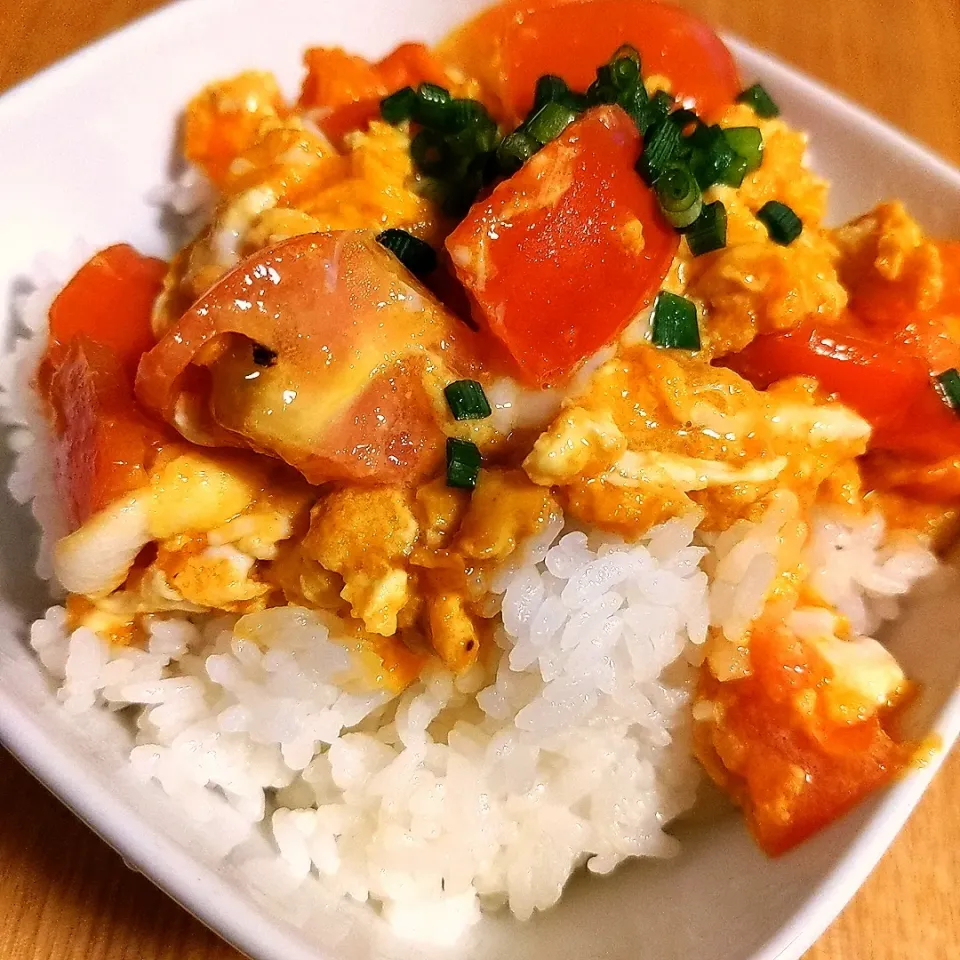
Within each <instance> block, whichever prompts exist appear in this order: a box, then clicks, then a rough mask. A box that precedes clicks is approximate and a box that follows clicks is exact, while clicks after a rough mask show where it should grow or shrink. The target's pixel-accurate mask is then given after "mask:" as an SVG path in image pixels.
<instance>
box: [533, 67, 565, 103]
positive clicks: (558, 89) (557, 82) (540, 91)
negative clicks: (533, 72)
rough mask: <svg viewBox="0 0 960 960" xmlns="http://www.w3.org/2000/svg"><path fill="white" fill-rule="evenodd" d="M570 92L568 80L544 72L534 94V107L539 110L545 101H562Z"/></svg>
mask: <svg viewBox="0 0 960 960" xmlns="http://www.w3.org/2000/svg"><path fill="white" fill-rule="evenodd" d="M569 92H570V88H569V87H568V86H567V84H566V81H565V80H563V79H562V78H561V77H555V76H554V75H553V74H552V73H546V74H544V75H543V76H542V77H541V78H540V79H539V80H538V81H537V86H536V90H535V91H534V94H533V109H534V110H539V109H540V108H541V107H542V106H543V105H544V104H545V103H551V102H554V101H555V102H557V103H562V102H563V99H564V97H565V96H566V95H567V94H568V93H569Z"/></svg>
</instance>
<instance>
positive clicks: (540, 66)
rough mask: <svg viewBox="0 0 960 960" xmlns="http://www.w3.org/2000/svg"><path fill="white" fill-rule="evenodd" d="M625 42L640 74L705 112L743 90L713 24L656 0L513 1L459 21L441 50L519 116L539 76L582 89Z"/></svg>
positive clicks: (510, 115)
mask: <svg viewBox="0 0 960 960" xmlns="http://www.w3.org/2000/svg"><path fill="white" fill-rule="evenodd" d="M625 43H628V44H631V45H632V46H634V47H636V49H637V50H639V51H640V56H641V60H642V63H643V72H644V75H645V76H651V75H653V74H662V75H665V76H666V77H668V78H669V79H670V81H671V82H672V84H673V92H674V93H675V94H676V95H677V96H678V98H679V99H681V100H683V101H685V102H688V103H689V104H690V105H692V106H693V107H695V109H697V111H698V112H699V113H701V115H703V116H707V117H709V116H711V115H713V114H715V113H717V112H718V111H719V110H720V109H722V108H723V107H724V106H726V105H727V104H729V103H731V102H732V101H733V99H734V97H735V96H736V94H737V93H738V91H739V89H740V80H739V76H738V74H737V69H736V65H735V64H734V62H733V58H732V57H731V55H730V52H729V51H728V50H727V48H726V46H725V45H724V44H723V41H721V40H720V38H719V37H717V35H716V34H715V33H714V32H713V30H711V29H710V27H708V26H707V25H706V24H704V23H703V22H702V21H700V20H698V19H697V18H696V17H694V16H692V15H690V14H689V13H687V12H686V11H684V10H681V9H679V8H678V7H675V6H673V5H672V4H665V3H657V2H653V0H512V2H508V3H504V4H500V5H498V6H496V7H494V8H493V9H491V10H489V11H487V12H486V13H483V14H481V15H480V16H479V17H478V18H477V19H476V20H473V21H471V22H470V23H469V24H467V25H466V26H465V27H463V28H461V30H459V31H457V33H455V34H454V35H453V36H452V37H450V38H449V39H448V40H447V41H445V43H444V44H443V46H442V47H441V53H442V54H444V55H445V56H447V57H449V58H450V59H451V60H453V61H454V62H457V63H459V64H460V65H461V66H462V67H463V68H464V69H465V71H466V72H467V73H468V74H470V75H475V76H477V77H478V79H480V80H481V81H483V82H485V83H486V85H487V86H488V87H489V88H490V91H491V93H493V94H494V95H496V96H497V97H498V98H499V99H500V100H501V102H502V107H503V109H502V113H503V115H504V117H505V119H507V120H508V121H509V122H512V123H516V122H518V121H519V120H520V119H522V118H523V117H524V116H525V115H526V113H527V111H528V110H529V109H530V106H531V105H532V103H533V91H534V86H535V84H536V81H537V79H538V77H540V76H542V75H543V74H545V73H552V74H557V75H559V76H561V77H563V79H564V80H566V81H567V83H568V84H569V85H570V86H571V87H572V88H573V89H576V90H586V88H587V87H588V86H589V85H590V83H591V82H592V81H593V80H594V78H595V76H596V69H597V67H599V66H601V65H602V64H604V63H606V62H607V61H608V60H609V59H610V57H611V55H612V54H613V52H614V51H615V50H616V49H617V48H618V47H620V46H621V45H622V44H625Z"/></svg>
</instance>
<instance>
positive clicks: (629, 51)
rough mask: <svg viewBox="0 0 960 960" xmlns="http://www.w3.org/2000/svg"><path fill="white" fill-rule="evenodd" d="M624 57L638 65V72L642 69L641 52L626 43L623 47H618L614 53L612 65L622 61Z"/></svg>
mask: <svg viewBox="0 0 960 960" xmlns="http://www.w3.org/2000/svg"><path fill="white" fill-rule="evenodd" d="M624 57H629V58H630V59H631V60H632V61H633V62H634V63H635V64H636V65H637V70H638V71H639V69H640V51H639V50H638V49H637V48H636V47H633V46H631V45H630V44H629V43H624V44H622V45H621V46H619V47H617V49H616V50H614V52H613V56H612V57H611V58H610V62H611V63H615V62H616V61H617V60H622V59H623V58H624Z"/></svg>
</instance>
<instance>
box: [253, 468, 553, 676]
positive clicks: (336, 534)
mask: <svg viewBox="0 0 960 960" xmlns="http://www.w3.org/2000/svg"><path fill="white" fill-rule="evenodd" d="M558 515H559V508H558V505H557V503H556V500H555V499H554V498H553V496H552V494H551V493H550V491H548V490H545V489H543V488H541V487H538V486H535V485H534V484H533V483H531V482H530V480H528V479H527V477H526V476H524V474H523V473H522V472H521V471H519V470H499V469H488V470H483V471H482V472H481V474H480V478H479V481H478V483H477V487H476V489H475V490H474V491H473V494H472V495H470V494H468V493H467V492H466V491H463V490H455V489H451V488H449V487H447V486H446V484H445V483H444V481H443V480H442V479H439V480H434V481H431V482H430V483H427V484H424V485H422V486H420V487H419V488H417V489H409V488H401V487H373V488H356V487H343V488H340V489H334V490H331V491H329V492H328V493H325V494H322V495H321V496H320V497H319V498H318V500H317V502H316V504H315V505H314V507H313V509H312V511H311V514H310V529H309V531H308V532H307V534H306V536H304V537H303V538H302V539H301V540H299V542H297V543H291V544H290V545H289V548H288V549H287V550H286V551H285V552H284V553H283V554H282V556H281V557H280V559H279V561H278V563H277V564H275V565H274V566H273V567H272V569H271V572H270V574H269V575H270V576H271V577H273V578H274V579H275V580H276V582H277V584H278V585H279V586H280V588H281V589H282V590H283V592H284V595H285V596H286V598H287V600H288V601H289V602H291V603H300V604H305V605H307V606H312V607H319V608H321V609H327V610H330V611H333V612H337V613H339V614H340V615H347V616H350V617H353V618H354V619H355V620H356V621H358V623H359V624H362V629H363V631H364V633H365V634H366V635H373V636H378V637H396V638H397V640H396V642H397V643H401V644H405V645H406V646H407V647H409V648H411V649H414V650H417V649H433V650H434V651H436V653H437V654H439V656H440V658H441V659H442V660H443V661H444V662H445V663H446V664H447V665H448V666H450V667H451V668H452V669H454V670H456V671H460V670H463V669H465V668H466V667H468V666H469V665H470V664H471V663H473V662H474V661H475V660H476V659H477V657H478V656H479V654H480V647H481V643H480V641H481V634H482V632H483V625H482V621H483V619H484V617H483V615H482V609H481V606H482V601H483V600H484V598H485V595H486V593H487V590H488V586H489V578H490V575H491V574H492V572H493V571H494V569H495V568H496V567H498V566H499V565H500V564H502V563H503V561H505V560H507V559H508V558H509V557H510V556H512V555H513V554H514V553H515V552H516V551H517V550H518V549H519V548H521V547H522V546H523V544H524V543H525V542H526V541H527V540H529V538H530V537H532V536H535V535H536V534H537V533H539V532H540V531H541V530H542V529H543V528H544V527H545V526H546V525H547V524H548V523H550V521H551V520H553V519H554V518H555V517H556V516H558Z"/></svg>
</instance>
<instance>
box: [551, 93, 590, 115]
mask: <svg viewBox="0 0 960 960" xmlns="http://www.w3.org/2000/svg"><path fill="white" fill-rule="evenodd" d="M557 103H562V104H563V105H564V106H565V107H567V108H569V109H570V110H573V112H574V113H583V111H584V110H586V109H587V107H589V106H590V102H589V100H587V95H586V94H585V93H577V92H576V91H574V90H568V91H567V92H566V93H565V94H564V95H563V96H562V97H561V98H560V99H559V100H558V101H557Z"/></svg>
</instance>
